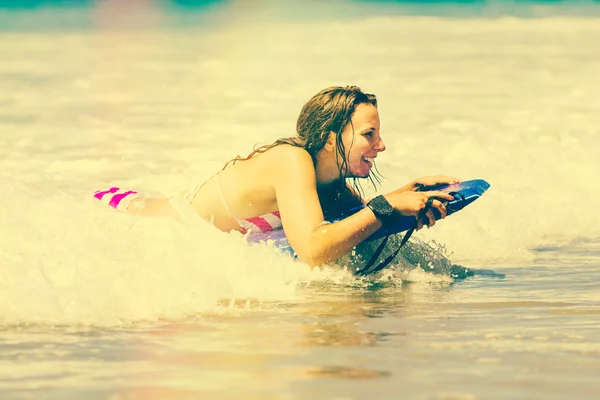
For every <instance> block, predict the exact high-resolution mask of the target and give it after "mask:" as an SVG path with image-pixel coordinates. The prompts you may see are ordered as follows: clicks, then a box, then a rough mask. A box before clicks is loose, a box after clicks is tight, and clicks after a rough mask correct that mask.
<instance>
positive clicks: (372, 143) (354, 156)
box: [338, 103, 385, 178]
mask: <svg viewBox="0 0 600 400" xmlns="http://www.w3.org/2000/svg"><path fill="white" fill-rule="evenodd" d="M342 143H343V144H344V148H345V151H346V162H347V164H348V166H347V168H348V170H347V171H348V173H347V177H355V178H366V177H368V176H369V173H370V172H371V168H373V160H374V159H375V157H377V154H379V153H380V152H382V151H384V150H385V144H384V143H383V140H381V135H380V132H379V113H378V112H377V109H376V108H375V107H374V106H373V105H371V104H367V103H363V104H359V105H358V106H356V109H355V111H354V115H352V123H351V124H348V125H346V127H344V130H343V131H342ZM341 162H342V160H341V157H338V164H341Z"/></svg>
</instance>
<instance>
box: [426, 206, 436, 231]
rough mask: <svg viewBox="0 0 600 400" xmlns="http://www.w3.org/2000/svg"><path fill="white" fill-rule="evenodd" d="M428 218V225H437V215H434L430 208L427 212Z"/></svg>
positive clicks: (429, 226)
mask: <svg viewBox="0 0 600 400" xmlns="http://www.w3.org/2000/svg"><path fill="white" fill-rule="evenodd" d="M426 215H427V218H428V219H429V221H427V227H428V228H431V227H432V226H434V225H435V217H434V216H433V211H431V210H429V211H427V213H426Z"/></svg>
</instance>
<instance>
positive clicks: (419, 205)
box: [385, 190, 454, 230]
mask: <svg viewBox="0 0 600 400" xmlns="http://www.w3.org/2000/svg"><path fill="white" fill-rule="evenodd" d="M385 198H386V200H387V201H389V203H390V204H391V205H392V207H394V208H395V209H396V210H398V212H399V213H400V214H402V215H408V216H414V217H417V216H418V215H419V213H420V212H421V210H422V209H423V208H425V206H426V205H427V200H429V198H434V200H433V202H432V203H431V207H430V208H429V210H428V211H427V212H426V213H425V215H424V216H423V218H422V220H420V221H417V223H418V226H417V230H418V229H421V228H422V227H423V226H424V223H425V218H427V219H428V221H427V226H428V227H429V228H431V227H432V226H434V225H435V215H434V214H433V209H436V210H438V212H439V213H440V215H441V218H442V219H444V218H446V206H445V205H444V203H443V202H442V201H444V200H447V201H452V200H454V197H453V196H452V195H450V194H448V193H444V192H438V191H431V192H412V191H400V190H396V191H394V192H392V193H389V194H386V195H385Z"/></svg>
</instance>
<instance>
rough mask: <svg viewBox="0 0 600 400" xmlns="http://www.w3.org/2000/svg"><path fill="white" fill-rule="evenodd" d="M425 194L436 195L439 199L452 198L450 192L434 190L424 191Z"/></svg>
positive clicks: (450, 199) (449, 199)
mask: <svg viewBox="0 0 600 400" xmlns="http://www.w3.org/2000/svg"><path fill="white" fill-rule="evenodd" d="M425 194H426V195H427V197H437V198H439V199H444V200H448V201H452V200H454V196H452V195H451V194H448V193H446V192H440V191H434V192H425Z"/></svg>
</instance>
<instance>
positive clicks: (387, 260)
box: [356, 197, 434, 276]
mask: <svg viewBox="0 0 600 400" xmlns="http://www.w3.org/2000/svg"><path fill="white" fill-rule="evenodd" d="M433 200H434V198H433V197H430V198H428V199H427V202H426V203H425V207H423V209H422V210H421V211H419V215H418V216H417V220H416V221H415V224H414V225H413V227H412V228H410V229H409V230H408V231H407V232H406V233H405V234H404V237H403V238H402V241H401V242H400V246H399V247H398V248H397V249H396V250H395V251H394V252H393V253H392V254H390V255H389V256H387V257H386V258H385V259H384V260H382V261H380V262H379V264H377V265H376V266H375V267H374V268H372V267H373V265H374V264H375V262H376V261H377V258H378V257H379V255H380V254H381V252H382V251H383V249H384V247H385V245H386V244H387V241H388V238H389V237H390V235H387V236H386V237H385V238H384V239H383V240H382V241H381V243H380V244H379V246H378V247H377V250H375V253H373V255H372V256H371V259H370V260H369V262H368V263H367V265H366V266H365V267H364V268H362V269H361V270H359V271H357V272H356V275H361V276H364V275H367V274H374V273H375V272H378V271H381V270H382V269H384V268H385V267H387V266H388V264H389V263H391V262H392V260H393V259H394V258H395V257H396V256H397V255H398V253H399V252H400V249H401V248H402V247H403V246H404V245H405V244H406V242H408V239H410V237H411V236H412V234H413V232H414V231H415V229H417V227H418V226H419V221H420V220H421V219H423V217H424V216H425V214H426V213H427V211H429V209H430V208H431V204H433Z"/></svg>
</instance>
